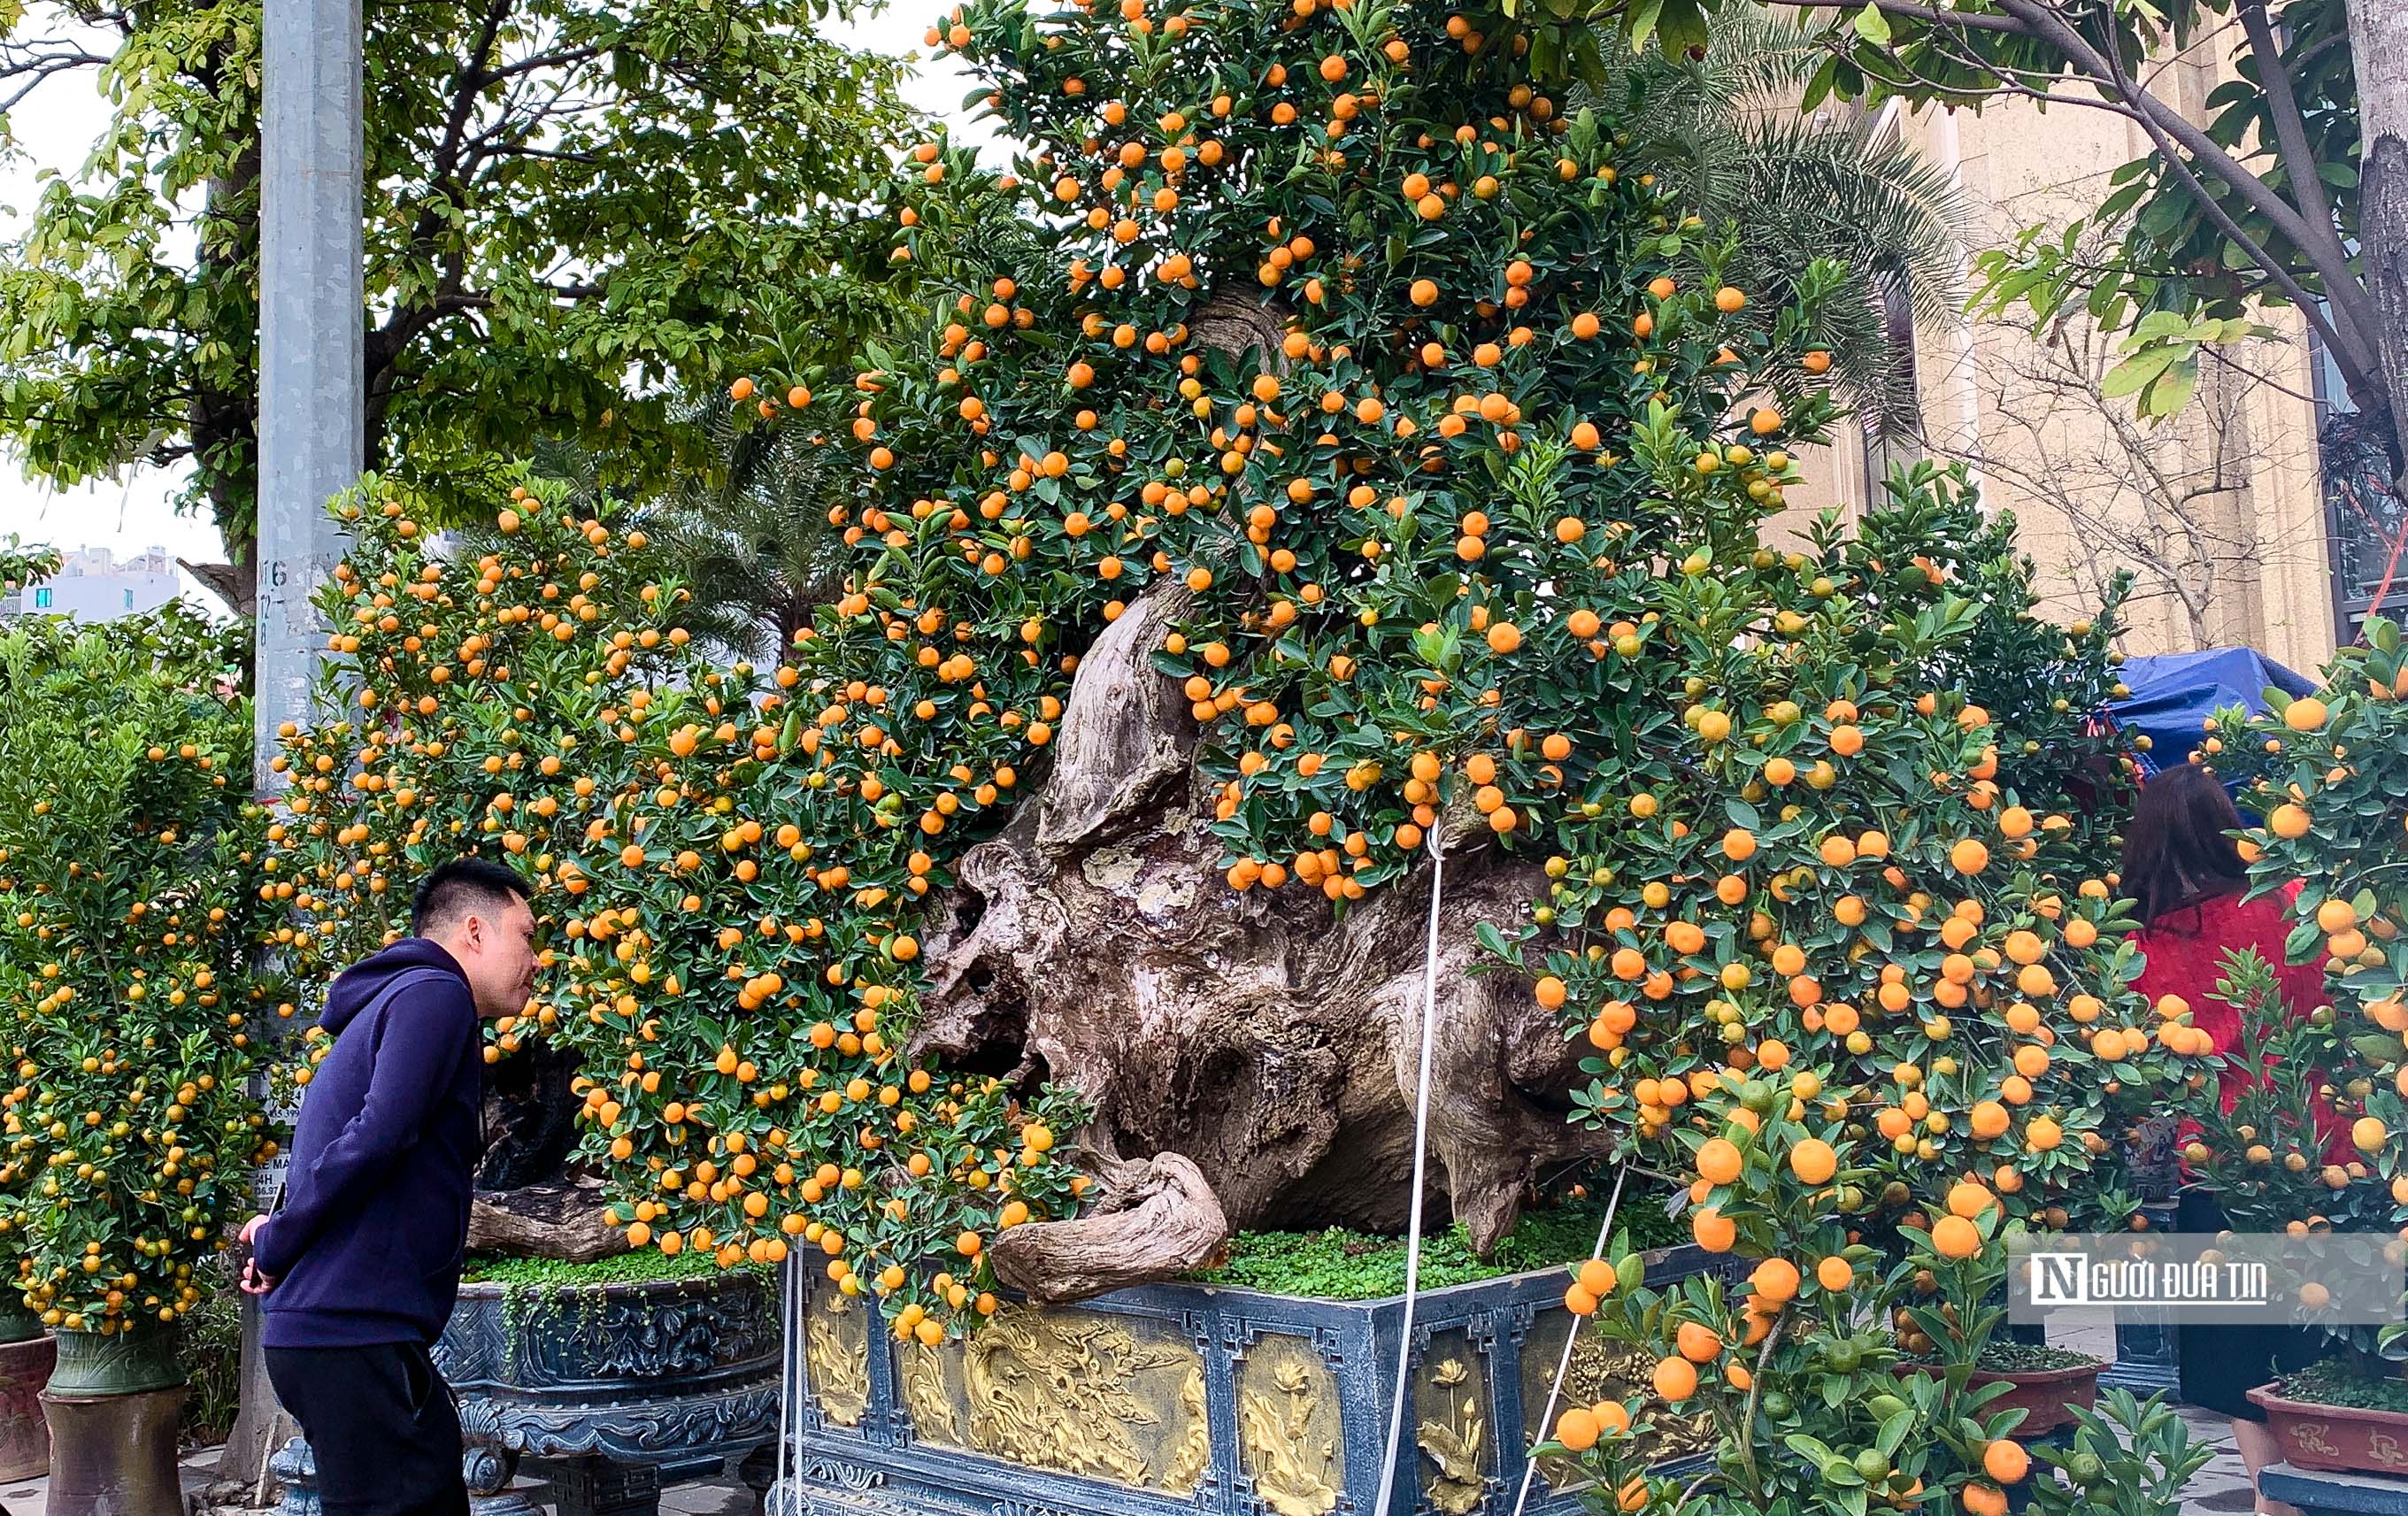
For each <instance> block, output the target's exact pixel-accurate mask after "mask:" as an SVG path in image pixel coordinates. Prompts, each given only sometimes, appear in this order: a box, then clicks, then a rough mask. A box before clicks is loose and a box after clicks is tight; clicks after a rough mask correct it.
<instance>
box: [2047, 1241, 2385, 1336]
mask: <svg viewBox="0 0 2408 1516" xmlns="http://www.w3.org/2000/svg"><path fill="white" fill-rule="evenodd" d="M2008 1257H2009V1267H2008V1271H2007V1285H2008V1293H2007V1306H2008V1319H2009V1320H2010V1321H2014V1322H2017V1323H2044V1322H2045V1321H2046V1320H2047V1318H2048V1315H2049V1313H2050V1312H2052V1311H2057V1310H2088V1311H2098V1310H2106V1311H2109V1312H2120V1311H2130V1312H2134V1313H2141V1312H2145V1313H2147V1314H2148V1315H2149V1316H2150V1317H2152V1318H2153V1319H2157V1320H2160V1321H2172V1322H2189V1323H2208V1322H2227V1323H2237V1322H2257V1323H2312V1324H2316V1325H2323V1326H2372V1325H2381V1324H2385V1323H2391V1322H2398V1321H2401V1320H2402V1319H2403V1300H2408V1247H2403V1245H2402V1243H2401V1239H2400V1238H2399V1237H2394V1236H2391V1235H2389V1234H2384V1233H2343V1234H2333V1233H2325V1234H2312V1235H2307V1236H2298V1237H2295V1236H2292V1235H2290V1234H2288V1233H2235V1232H2222V1233H2216V1234H2213V1235H2210V1234H2203V1233H2163V1232H2154V1233H2126V1232H2110V1233H2088V1234H2076V1235H2071V1236H2056V1237H2028V1236H2026V1237H2012V1238H2010V1239H2009V1243H2008Z"/></svg>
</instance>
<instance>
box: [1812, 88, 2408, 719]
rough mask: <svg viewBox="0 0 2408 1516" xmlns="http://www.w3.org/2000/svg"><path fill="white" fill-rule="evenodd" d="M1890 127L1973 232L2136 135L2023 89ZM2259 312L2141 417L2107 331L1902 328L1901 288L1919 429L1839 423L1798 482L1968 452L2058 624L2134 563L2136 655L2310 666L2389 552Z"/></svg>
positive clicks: (2283, 330)
mask: <svg viewBox="0 0 2408 1516" xmlns="http://www.w3.org/2000/svg"><path fill="white" fill-rule="evenodd" d="M2169 66H2170V67H2171V68H2173V69H2176V70H2181V71H2183V78H2182V80H2181V82H2180V84H2179V85H2178V86H2177V88H2178V89H2179V90H2180V91H2181V92H2182V94H2183V97H2184V98H2185V99H2186V101H2188V102H2190V103H2191V104H2192V106H2193V107H2194V108H2196V107H2197V103H2198V102H2200V101H2202V100H2203V99H2204V98H2205V96H2206V94H2207V93H2208V91H2209V90H2210V89H2212V88H2213V87H2214V79H2213V77H2212V76H2211V75H2210V74H2209V73H2208V72H2207V71H2206V70H2205V69H2202V68H2194V67H2189V66H2188V65H2187V64H2183V63H2176V64H2171V65H2169ZM1885 124H1886V125H1887V127H1888V129H1890V130H1894V131H1897V132H1899V134H1900V135H1902V136H1904V137H1905V138H1906V139H1907V140H1908V141H1909V142H1910V143H1912V144H1914V146H1916V147H1918V148H1919V149H1920V150H1922V151H1923V153H1924V154H1925V156H1926V157H1927V158H1928V159H1929V160H1930V161H1931V162H1933V163H1935V164H1939V165H1942V167H1944V168H1946V169H1947V170H1948V171H1950V172H1951V173H1952V174H1953V175H1954V176H1955V177H1956V178H1957V181H1958V182H1959V184H1960V185H1961V186H1962V187H1963V189H1964V191H1965V193H1966V197H1967V199H1968V201H1969V202H1970V204H1971V207H1972V212H1973V216H1974V222H1973V224H1972V226H1971V228H1970V240H1971V245H1972V247H1973V248H1975V249H1980V248H1985V247H2001V246H2005V245H2008V244H2009V243H2010V242H2012V240H2013V239H2014V236H2015V234H2016V232H2017V231H2018V230H2019V229H2020V228H2022V227H2025V226H2028V225H2032V224H2035V223H2048V224H2050V225H2052V226H2059V227H2061V226H2062V225H2063V224H2064V223H2066V222H2069V221H2071V220H2072V219H2074V218H2078V217H2080V216H2082V215H2084V214H2085V212H2086V211H2087V210H2089V209H2090V208H2091V207H2096V206H2097V205H2098V204H2099V203H2100V201H2101V200H2103V199H2104V198H2105V197H2106V196H2107V195H2108V194H2109V193H2111V192H2112V188H2113V186H2112V185H2111V184H2110V182H2109V179H2110V176H2111V175H2112V174H2113V173H2114V170H2115V169H2116V168H2117V167H2118V166H2119V165H2121V164H2125V163H2127V162H2129V161H2130V160H2132V159H2134V158H2137V157H2140V156H2142V155H2143V153H2144V152H2146V151H2147V149H2148V143H2147V141H2146V139H2145V138H2144V137H2143V135H2142V134H2141V133H2140V131H2139V129H2138V128H2137V127H2134V126H2132V125H2131V124H2130V123H2129V122H2126V121H2124V120H2123V119H2121V118H2120V117H2117V116H2114V115H2111V114H2109V113H2108V112H2106V111H2103V110H2090V109H2084V108H2081V107H2053V108H2051V109H2049V110H2047V111H2045V112H2042V111H2041V110H2039V109H2038V108H2036V107H2033V106H2031V105H2030V104H2029V103H2028V102H2022V101H2014V102H2001V103H1997V104H1994V105H1992V106H1990V107H1987V108H1985V110H1983V111H1981V112H1979V113H1974V112H1971V111H1955V112H1951V111H1940V110H1931V111H1926V112H1923V113H1920V114H1914V115H1901V114H1895V113H1894V114H1893V116H1892V118H1891V119H1890V120H1889V121H1888V122H1886V123H1885ZM1969 284H1970V269H1969ZM2264 321H2265V324H2266V325H2267V326H2269V327H2270V328H2272V329H2273V331H2274V333H2275V335H2274V336H2271V337H2268V338H2264V339H2253V340H2250V341H2248V342H2244V343H2242V344H2236V345H2234V347H2233V349H2231V350H2221V351H2219V353H2218V354H2217V355H2216V356H2215V357H2214V359H2213V360H2212V361H2210V362H2209V363H2207V364H2205V365H2203V366H2202V373H2201V378H2200V387H2199V392H2198V394H2197V396H2196V398H2195V399H2194V400H2193V401H2192V403H2191V405H2190V406H2189V407H2188V408H2186V410H2185V411H2184V412H2182V413H2181V414H2180V415H2178V416H2176V417H2174V418H2172V419H2171V420H2168V421H2165V422H2159V423H2156V424H2151V423H2148V422H2143V421H2141V420H2139V419H2138V418H2137V416H2136V415H2135V414H2134V410H2133V405H2132V402H2131V401H2130V400H2128V399H2121V400H2116V399H2108V398H2105V397H2104V396H2103V395H2101V394H2100V384H2101V383H2102V382H2103V380H2104V379H2105V376H2106V374H2107V371H2108V370H2109V369H2110V368H2112V367H2113V366H2114V364H2115V362H2116V361H2117V359H2118V356H2119V355H2118V354H2117V352H2116V351H2115V339H2114V338H2112V337H2106V336H2100V334H2099V333H2098V332H2097V331H2096V330H2095V329H2094V328H2092V327H2091V326H2090V325H2089V324H2088V323H2087V322H2085V321H2083V320H2082V319H2080V318H2075V319H2072V320H2070V321H2068V322H2063V323H2061V324H2059V325H2058V326H2057V327H2054V328H2052V329H2051V330H2048V331H2045V332H2042V333H2037V334H2036V333H2034V332H2033V331H2032V330H2031V329H2030V327H2029V323H2028V321H2025V322H2016V321H2013V320H1997V321H1989V320H1984V319H1981V318H1979V317H1970V316H1969V317H1967V318H1965V319H1964V320H1962V321H1961V322H1955V323H1951V324H1948V325H1946V326H1943V327H1940V328H1937V329H1935V328H1933V327H1931V326H1928V325H1923V326H1913V327H1911V328H1910V327H1909V326H1908V325H1907V318H1905V316H1904V311H1903V303H1902V302H1901V303H1900V307H1899V310H1898V311H1897V312H1896V313H1895V314H1894V320H1893V323H1892V330H1893V333H1894V336H1897V337H1898V338H1899V347H1900V348H1901V349H1904V350H1911V352H1912V355H1913V362H1914V379H1915V388H1916V392H1917V393H1918V395H1919V396H1920V400H1921V413H1922V420H1923V427H1924V436H1923V437H1922V440H1921V443H1920V445H1919V446H1899V445H1891V446H1890V447H1887V448H1885V447H1884V446H1882V445H1880V444H1878V443H1874V442H1870V441H1868V440H1867V439H1866V438H1864V437H1863V436H1858V435H1856V434H1854V433H1851V434H1850V435H1848V436H1842V437H1841V438H1840V439H1839V440H1838V441H1837V443H1836V445H1835V446H1833V447H1831V448H1829V449H1827V450H1818V451H1817V455H1816V456H1814V457H1813V458H1812V459H1811V460H1810V461H1809V463H1808V465H1807V466H1808V468H1809V470H1810V474H1811V477H1812V479H1813V488H1811V489H1810V490H1806V491H1797V492H1793V493H1792V495H1791V498H1792V500H1793V501H1794V502H1800V503H1805V502H1811V503H1812V504H1813V506H1814V507H1816V508H1821V507H1824V506H1830V505H1837V506H1838V507H1839V508H1842V510H1845V511H1854V510H1856V509H1860V508H1862V507H1863V506H1864V504H1865V503H1866V501H1867V500H1868V499H1869V498H1872V497H1874V496H1875V495H1876V494H1877V493H1878V491H1879V482H1878V481H1879V479H1881V477H1882V476H1883V475H1884V474H1885V472H1886V470H1887V466H1888V465H1889V463H1890V462H1891V461H1892V459H1893V458H1897V457H1905V456H1913V455H1917V454H1928V455H1930V456H1933V457H1937V458H1941V459H1946V460H1960V461H1962V462H1964V463H1965V464H1966V465H1968V466H1969V467H1970V468H1971V470H1972V472H1973V474H1974V476H1975V478H1976V479H1978V480H1979V482H1980V484H1981V487H1982V497H1983V500H1984V503H1985V506H1986V507H1987V508H1991V509H1995V510H2007V511H2012V512H2014V516H2015V518H2016V520H2017V522H2018V525H2019V527H2020V535H2021V540H2022V542H2023V544H2024V549H2025V551H2027V552H2028V553H2029V554H2030V555H2031V556H2032V557H2033V559H2034V560H2035V561H2036V562H2037V563H2038V565H2040V568H2041V570H2042V578H2043V580H2044V583H2045V585H2046V587H2047V590H2048V594H2049V597H2050V608H2051V609H2052V611H2053V612H2055V613H2056V614H2057V615H2058V616H2059V617H2060V619H2069V620H2070V619H2072V618H2074V617H2077V616H2081V615H2084V614H2086V613H2087V612H2088V611H2089V610H2090V609H2091V608H2095V607H2096V605H2097V603H2098V600H2099V596H2100V592H2101V591H2102V589H2103V588H2104V587H2105V585H2106V584H2107V582H2108V581H2109V579H2111V578H2112V577H2113V576H2114V574H2115V573H2116V572H2118V571H2119V570H2128V571H2130V572H2131V573H2132V575H2133V577H2134V585H2133V589H2132V592H2131V596H2130V599H2129V600H2128V602H2127V608H2126V621H2127V623H2128V635H2127V636H2126V637H2125V640H2124V651H2127V652H2128V653H2135V654H2138V653H2156V652H2174V651H2190V650H2193V649H2198V648H2202V647H2222V646H2247V647H2254V648H2257V649H2258V650H2259V651H2262V652H2264V653H2266V654H2267V655H2268V656H2270V657H2272V658H2273V659H2274V660H2275V661H2277V662H2279V663H2282V664H2286V665H2289V666H2291V667H2292V668H2295V669H2299V670H2301V671H2303V672H2305V671H2313V670H2315V668H2317V667H2318V666H2320V665H2322V664H2323V663H2324V662H2325V660H2326V659H2328V658H2329V656H2330V655H2331V653H2332V651H2333V648H2334V645H2335V641H2336V636H2337V634H2340V633H2342V632H2343V629H2344V628H2347V627H2349V626H2351V625H2352V624H2353V622H2352V621H2351V616H2352V613H2353V611H2355V610H2358V609H2362V608H2363V605H2364V602H2365V601H2366V600H2367V599H2368V598H2369V595H2368V594H2367V590H2368V581H2369V580H2370V579H2371V578H2379V573H2378V572H2377V569H2379V565H2376V567H2375V568H2370V566H2369V565H2368V564H2367V563H2366V559H2367V558H2368V557H2369V553H2368V552H2367V551H2365V550H2364V548H2363V546H2362V544H2361V545H2360V546H2359V547H2358V551H2356V554H2355V558H2354V559H2353V558H2352V557H2351V551H2350V544H2349V543H2348V542H2347V541H2345V540H2344V541H2337V534H2336V532H2335V531H2334V529H2333V527H2334V523H2335V522H2336V521H2344V522H2345V521H2347V520H2348V519H2349V518H2350V508H2349V505H2348V503H2347V502H2346V501H2340V502H2337V501H2335V500H2333V499H2331V498H2329V491H2328V488H2327V482H2326V478H2325V475H2326V469H2325V467H2324V466H2323V461H2322V458H2321V456H2320V451H2321V450H2320V447H2319V433H2320V428H2321V427H2322V426H2323V425H2324V423H2325V422H2327V421H2328V420H2329V418H2330V416H2331V412H2332V407H2331V406H2330V404H2329V399H2328V388H2330V392H2331V393H2336V394H2337V393H2338V387H2337V386H2333V387H2327V386H2325V385H2323V384H2322V383H2321V382H2320V379H2319V376H2318V374H2317V369H2318V366H2319V365H2318V360H2317V355H2316V353H2315V350H2314V347H2313V345H2312V344H2311V343H2310V342H2309V341H2308V340H2307V338H2306V336H2305V323H2304V322H2301V321H2300V318H2299V316H2298V314H2297V312H2295V311H2287V310H2275V311H2270V312H2267V313H2266V314H2265V316H2264ZM1910 334H1911V335H1910ZM2344 424H2345V423H2344ZM1885 452H1886V453H1887V454H1889V456H1885ZM2378 524H2379V523H2378ZM2338 536H2341V537H2343V538H2346V537H2347V536H2348V534H2347V533H2342V534H2338ZM2403 577H2408V576H2403ZM2343 580H2347V581H2348V582H2347V583H2345V584H2343V583H2342V581H2343ZM2337 584H2342V588H2340V589H2339V590H2338V591H2337V588H2336V586H2337ZM2402 601H2408V585H2403V586H2402V587H2401V591H2400V592H2397V593H2394V594H2391V595H2390V597H2389V598H2388V599H2387V600H2386V605H2387V606H2389V607H2390V608H2392V613H2393V614H2394V615H2397V614H2398V612H2399V608H2400V606H2401V603H2402Z"/></svg>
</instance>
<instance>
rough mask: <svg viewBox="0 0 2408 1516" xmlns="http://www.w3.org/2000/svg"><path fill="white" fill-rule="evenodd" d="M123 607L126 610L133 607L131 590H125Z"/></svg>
mask: <svg viewBox="0 0 2408 1516" xmlns="http://www.w3.org/2000/svg"><path fill="white" fill-rule="evenodd" d="M125 608H126V609H128V610H132V609H133V608H134V592H133V591H131V590H128V591H126V592H125Z"/></svg>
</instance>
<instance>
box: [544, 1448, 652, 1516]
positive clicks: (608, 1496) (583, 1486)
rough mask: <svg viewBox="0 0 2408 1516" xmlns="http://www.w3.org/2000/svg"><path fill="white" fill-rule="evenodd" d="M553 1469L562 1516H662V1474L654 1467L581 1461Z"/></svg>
mask: <svg viewBox="0 0 2408 1516" xmlns="http://www.w3.org/2000/svg"><path fill="white" fill-rule="evenodd" d="M552 1467H553V1469H554V1470H555V1472H554V1473H553V1474H552V1494H553V1495H554V1497H555V1499H556V1502H557V1506H558V1510H559V1516H658V1512H659V1510H660V1509H661V1471H660V1469H659V1468H658V1467H656V1466H653V1465H652V1464H614V1463H612V1462H611V1461H610V1460H609V1459H608V1458H577V1459H571V1460H569V1461H568V1462H566V1463H562V1464H557V1465H554V1466H552Z"/></svg>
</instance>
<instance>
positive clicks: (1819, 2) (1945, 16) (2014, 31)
mask: <svg viewBox="0 0 2408 1516" xmlns="http://www.w3.org/2000/svg"><path fill="white" fill-rule="evenodd" d="M1771 3H1772V4H1774V5H1778V6H1783V7H1787V8H1789V9H1792V10H1848V11H1856V10H1862V9H1863V8H1864V6H1863V4H1862V0H1771ZM1875 3H1876V4H1878V5H1879V6H1880V7H1881V8H1882V14H1883V15H1885V16H1903V17H1905V18H1906V19H1907V20H1909V21H1925V22H1928V23H1929V24H1931V25H1934V26H1963V27H1968V28H1971V30H1973V31H1977V32H1997V33H2001V34H2004V35H2006V36H2031V35H2032V33H2031V31H2030V30H2029V29H2028V27H2026V26H2025V25H2024V24H2023V23H2022V22H2020V21H2016V20H2015V19H2014V18H2013V17H2010V16H1990V15H1983V14H1978V13H1971V12H1967V11H1959V10H1936V9H1934V8H1933V7H1929V6H1919V5H1916V4H1914V0H1875Z"/></svg>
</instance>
